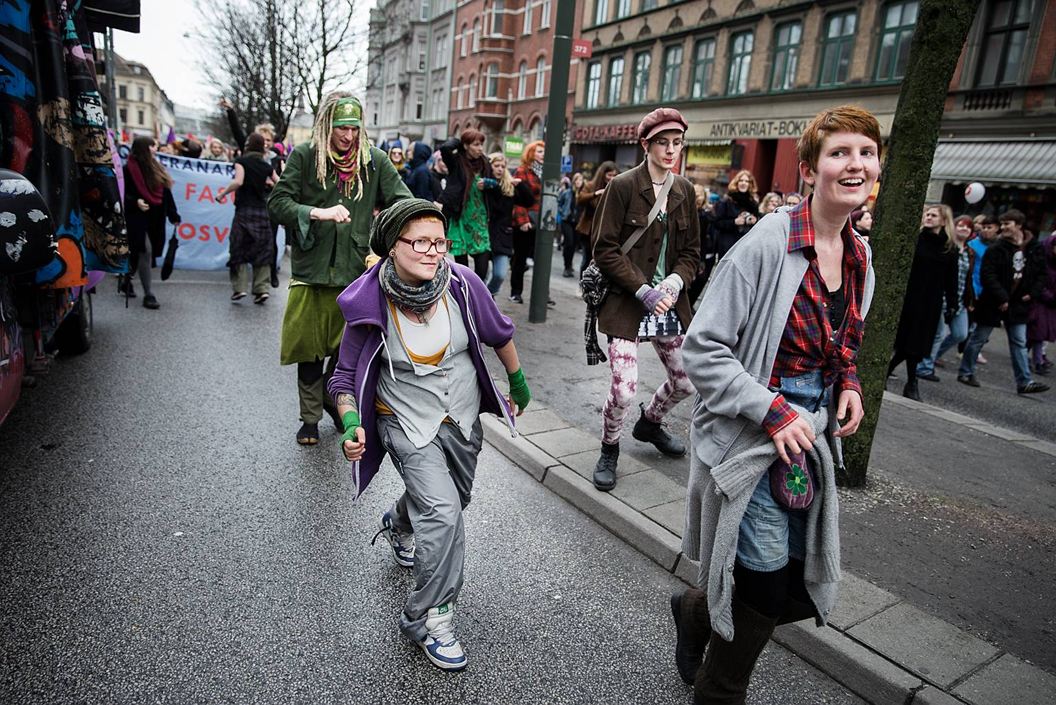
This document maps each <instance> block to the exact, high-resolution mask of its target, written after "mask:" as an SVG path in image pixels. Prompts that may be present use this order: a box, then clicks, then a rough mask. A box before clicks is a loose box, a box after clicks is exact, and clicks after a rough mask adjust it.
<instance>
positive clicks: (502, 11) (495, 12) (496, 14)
mask: <svg viewBox="0 0 1056 705" xmlns="http://www.w3.org/2000/svg"><path fill="white" fill-rule="evenodd" d="M505 18H506V0H494V1H493V2H492V3H491V33H492V34H495V35H500V34H502V21H503V20H504V19H505Z"/></svg>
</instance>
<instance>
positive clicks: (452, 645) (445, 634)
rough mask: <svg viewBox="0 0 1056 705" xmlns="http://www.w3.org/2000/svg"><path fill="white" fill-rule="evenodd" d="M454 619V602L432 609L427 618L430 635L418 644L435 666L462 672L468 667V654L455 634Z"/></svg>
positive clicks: (426, 623) (426, 625)
mask: <svg viewBox="0 0 1056 705" xmlns="http://www.w3.org/2000/svg"><path fill="white" fill-rule="evenodd" d="M454 617H455V603H453V602H448V603H447V604H443V605H440V606H439V607H431V608H430V609H429V612H428V614H427V616H426V618H425V628H426V629H427V630H428V633H427V634H426V635H425V638H424V639H422V640H421V641H419V642H418V646H420V647H422V651H424V652H425V656H426V658H428V659H429V660H430V661H432V662H433V665H434V666H436V667H437V668H442V669H443V670H445V671H461V670H462V669H463V668H465V667H466V654H465V652H463V651H462V645H461V644H459V643H458V639H457V638H456V637H455V633H454V625H453V624H452V621H453V620H454Z"/></svg>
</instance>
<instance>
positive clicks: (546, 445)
mask: <svg viewBox="0 0 1056 705" xmlns="http://www.w3.org/2000/svg"><path fill="white" fill-rule="evenodd" d="M532 443H534V444H536V445H537V446H539V447H540V448H542V449H543V450H544V451H545V452H546V453H548V454H550V455H551V456H553V457H555V458H560V457H561V456H564V455H572V454H574V453H582V452H583V451H585V450H594V451H595V452H599V453H600V452H601V441H600V440H598V438H597V437H595V436H592V435H590V434H589V433H587V432H586V431H581V430H580V429H578V428H562V429H558V430H557V431H547V432H545V433H537V434H535V435H534V436H532Z"/></svg>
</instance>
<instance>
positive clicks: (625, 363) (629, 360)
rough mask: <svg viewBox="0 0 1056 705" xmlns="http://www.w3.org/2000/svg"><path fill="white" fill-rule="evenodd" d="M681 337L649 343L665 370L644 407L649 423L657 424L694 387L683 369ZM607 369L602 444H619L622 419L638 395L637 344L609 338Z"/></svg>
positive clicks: (655, 339) (654, 340)
mask: <svg viewBox="0 0 1056 705" xmlns="http://www.w3.org/2000/svg"><path fill="white" fill-rule="evenodd" d="M683 337H684V336H681V335H680V336H677V337H675V338H654V339H653V340H652V343H653V348H654V349H655V350H656V354H657V356H658V357H659V358H660V362H661V363H663V365H664V368H665V369H666V370H667V379H666V380H665V381H664V383H663V384H662V385H660V388H659V389H657V390H656V394H654V395H653V399H652V401H650V402H649V405H648V406H646V407H645V417H646V418H647V419H649V420H650V421H660V420H661V419H662V418H663V417H664V415H665V414H667V412H668V411H670V410H671V409H672V407H674V405H675V404H677V403H678V402H680V401H682V400H683V399H685V398H686V397H688V396H689V395H690V394H692V393H693V384H692V383H691V382H690V381H689V378H688V377H687V376H686V370H685V368H684V367H682V339H683ZM609 369H610V370H611V371H612V381H611V384H610V386H609V396H608V398H607V399H606V400H605V407H604V408H603V409H602V435H601V440H602V441H604V442H605V443H619V442H620V431H621V430H622V429H623V419H624V417H626V416H627V410H628V409H629V408H630V407H631V404H633V403H634V397H635V395H637V393H638V341H637V340H628V339H626V338H616V337H611V338H609Z"/></svg>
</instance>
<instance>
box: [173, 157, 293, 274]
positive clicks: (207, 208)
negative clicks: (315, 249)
mask: <svg viewBox="0 0 1056 705" xmlns="http://www.w3.org/2000/svg"><path fill="white" fill-rule="evenodd" d="M158 161H159V162H161V165H162V166H164V167H165V169H166V170H168V172H169V174H170V175H171V176H172V181H173V184H172V197H173V199H174V200H175V201H176V209H177V210H178V211H179V212H180V219H181V220H182V222H181V223H180V224H179V225H177V226H176V236H177V237H178V238H179V240H180V248H179V249H178V250H176V264H175V267H176V269H224V268H225V267H227V259H228V248H229V247H230V242H229V241H228V238H229V237H230V236H231V221H232V220H234V217H235V196H234V194H228V195H226V196H224V197H223V198H217V194H218V193H219V192H220V190H221V189H223V188H224V186H226V185H227V184H229V183H230V182H231V179H232V178H233V177H234V175H235V165H234V164H228V163H227V162H214V161H208V160H205V159H185V158H184V157H173V156H171V155H168V154H159V155H158ZM172 227H173V226H172V225H169V224H166V226H165V228H166V230H165V242H166V245H165V246H166V247H168V241H169V238H170V237H171V236H172ZM277 240H278V248H277V252H278V253H279V256H280V257H281V256H282V253H283V252H284V251H285V247H286V235H285V233H284V232H283V229H282V228H279V234H278V238H277ZM158 256H159V258H160V256H161V253H158Z"/></svg>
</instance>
